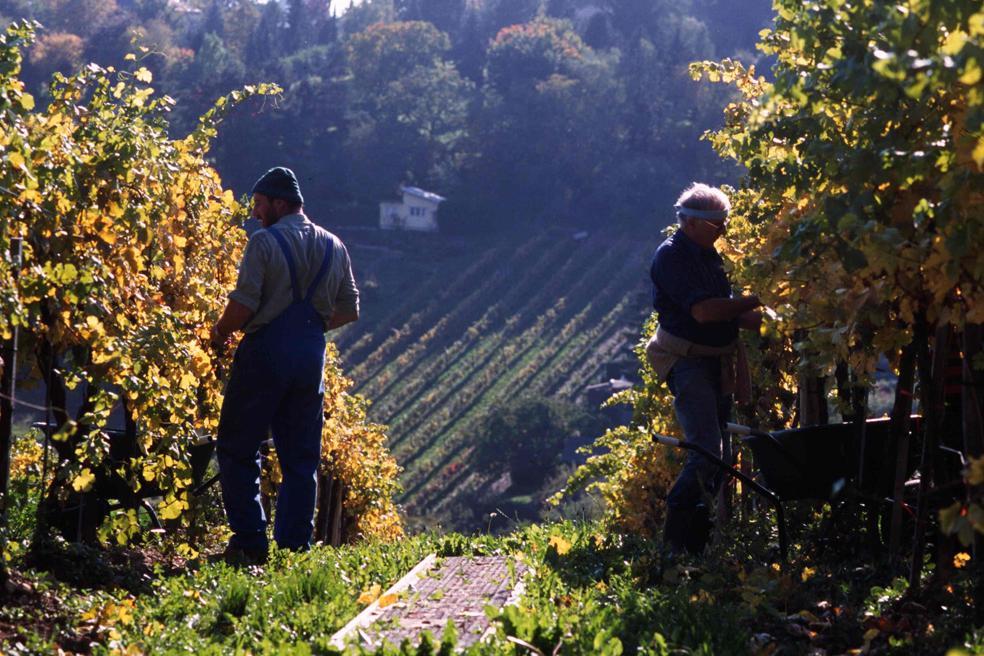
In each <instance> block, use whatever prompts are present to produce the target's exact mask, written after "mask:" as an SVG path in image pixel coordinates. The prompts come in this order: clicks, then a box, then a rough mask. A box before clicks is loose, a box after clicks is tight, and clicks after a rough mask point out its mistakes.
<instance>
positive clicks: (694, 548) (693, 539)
mask: <svg viewBox="0 0 984 656" xmlns="http://www.w3.org/2000/svg"><path fill="white" fill-rule="evenodd" d="M689 519H690V521H689V522H688V524H689V525H688V526H687V536H686V549H687V552H688V553H691V554H693V555H700V554H702V553H703V552H704V547H706V546H707V541H708V539H709V538H710V537H711V528H713V527H714V524H713V523H712V522H711V511H710V509H709V508H708V507H707V506H706V505H704V504H702V503H701V504H698V505H697V507H696V508H694V509H693V511H692V512H691V514H690V517H689Z"/></svg>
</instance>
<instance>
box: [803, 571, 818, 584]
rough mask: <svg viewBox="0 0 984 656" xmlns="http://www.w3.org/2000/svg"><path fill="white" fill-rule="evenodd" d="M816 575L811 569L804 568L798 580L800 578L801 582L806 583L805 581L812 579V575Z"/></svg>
mask: <svg viewBox="0 0 984 656" xmlns="http://www.w3.org/2000/svg"><path fill="white" fill-rule="evenodd" d="M816 573H817V570H816V569H814V568H813V567H804V568H803V573H802V574H801V575H800V578H802V579H803V582H804V583H806V582H807V581H809V580H810V579H812V578H813V576H814V574H816Z"/></svg>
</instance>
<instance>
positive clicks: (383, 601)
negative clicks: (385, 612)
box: [379, 593, 400, 608]
mask: <svg viewBox="0 0 984 656" xmlns="http://www.w3.org/2000/svg"><path fill="white" fill-rule="evenodd" d="M399 599H400V595H397V594H392V593H391V594H387V595H383V596H382V597H380V598H379V607H380V608H386V607H387V606H392V605H393V604H395V603H396V602H397V601H398V600H399Z"/></svg>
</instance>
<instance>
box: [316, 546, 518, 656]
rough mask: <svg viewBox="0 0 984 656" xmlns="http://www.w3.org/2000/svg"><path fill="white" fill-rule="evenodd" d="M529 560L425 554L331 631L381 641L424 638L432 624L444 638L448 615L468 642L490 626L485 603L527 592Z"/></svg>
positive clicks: (501, 602) (345, 639)
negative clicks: (442, 556) (403, 575)
mask: <svg viewBox="0 0 984 656" xmlns="http://www.w3.org/2000/svg"><path fill="white" fill-rule="evenodd" d="M526 570H527V567H526V565H525V564H523V563H521V562H517V561H516V560H515V559H513V558H512V557H509V556H475V557H456V558H436V557H434V556H433V555H431V556H428V557H427V558H425V559H424V560H422V561H421V562H420V563H419V564H418V565H417V566H416V567H414V568H413V570H411V572H410V573H409V574H407V576H405V577H404V578H403V579H401V580H400V581H399V582H397V583H396V584H395V585H394V586H393V587H392V588H390V589H389V590H387V591H386V592H385V593H383V594H382V595H381V596H380V597H379V599H378V600H377V601H375V602H373V603H372V604H370V605H369V606H368V607H367V608H366V609H365V610H364V611H363V612H362V613H360V614H359V616H358V617H356V618H355V619H354V620H352V621H351V622H349V623H348V625H346V626H345V628H343V629H342V630H341V631H339V632H338V633H336V634H335V635H334V636H333V637H332V643H333V644H334V645H335V646H336V647H338V648H341V647H342V646H343V645H345V644H347V643H351V642H353V641H356V640H357V641H358V642H360V643H361V644H363V645H366V646H378V645H379V644H381V643H382V641H383V640H386V641H388V642H390V643H392V644H394V645H399V644H400V643H402V642H403V640H406V639H409V640H410V642H411V643H412V644H414V645H416V644H419V642H420V638H421V634H422V633H423V632H424V631H425V630H429V631H430V632H431V633H432V634H433V635H434V637H435V638H438V639H440V637H441V634H442V633H443V632H444V627H445V626H446V625H447V623H448V621H449V620H450V621H451V622H453V623H454V625H455V628H456V629H457V632H458V647H459V648H465V647H467V646H469V645H471V644H473V643H475V642H477V641H478V640H479V639H481V638H482V636H483V635H484V634H485V633H486V632H487V631H488V630H489V629H490V626H489V620H488V618H487V617H486V616H485V610H484V608H485V606H487V605H492V606H495V607H496V608H501V607H502V606H505V605H507V604H513V603H516V602H517V601H518V600H519V596H520V595H521V594H522V588H523V585H522V578H523V575H524V574H525V572H526Z"/></svg>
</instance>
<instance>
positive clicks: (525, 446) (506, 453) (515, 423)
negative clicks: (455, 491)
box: [476, 396, 599, 487]
mask: <svg viewBox="0 0 984 656" xmlns="http://www.w3.org/2000/svg"><path fill="white" fill-rule="evenodd" d="M598 431H599V422H598V421H597V419H595V418H594V417H592V416H591V415H590V414H589V413H587V412H585V411H584V409H583V408H581V407H579V406H577V405H575V404H573V403H571V402H569V401H561V400H558V399H548V398H543V397H530V396H527V397H521V398H519V399H517V400H513V401H509V402H507V403H504V404H502V405H500V406H496V407H494V408H492V409H491V410H490V411H489V414H488V415H487V416H486V418H485V421H484V422H483V425H482V428H481V432H480V433H479V436H478V439H477V440H476V441H477V442H478V453H477V454H476V455H477V457H478V459H479V462H481V463H482V464H483V465H485V466H487V467H492V468H494V469H497V470H499V471H508V472H509V473H510V475H511V476H512V480H513V482H514V483H518V484H520V485H522V486H524V487H530V486H536V485H537V484H539V483H541V482H542V481H543V476H544V473H545V472H549V471H550V470H551V469H552V468H553V467H554V466H556V465H557V463H558V461H559V460H560V456H561V452H562V451H563V447H564V440H565V439H566V438H569V437H584V436H593V435H596V434H597V433H598Z"/></svg>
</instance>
